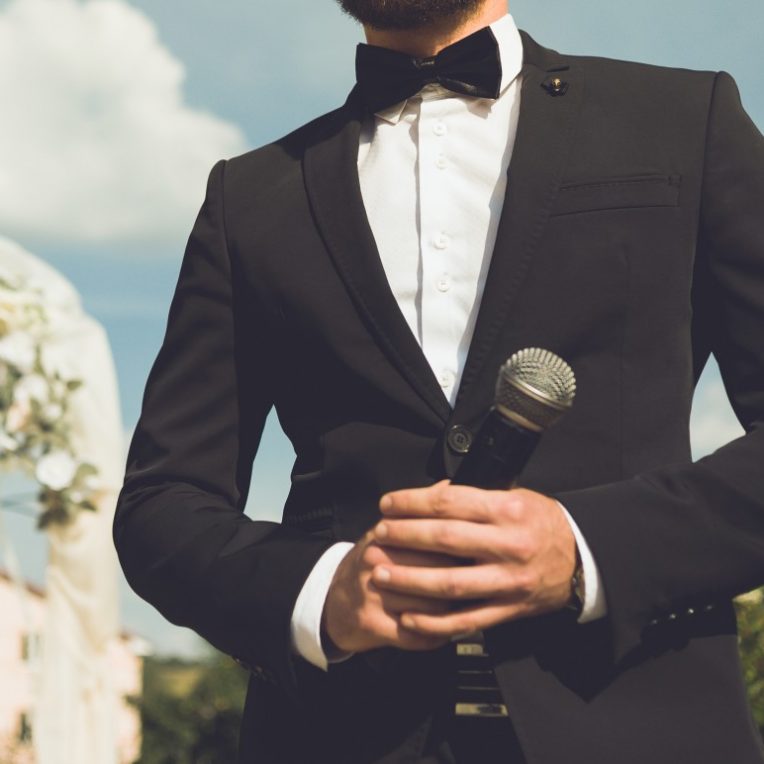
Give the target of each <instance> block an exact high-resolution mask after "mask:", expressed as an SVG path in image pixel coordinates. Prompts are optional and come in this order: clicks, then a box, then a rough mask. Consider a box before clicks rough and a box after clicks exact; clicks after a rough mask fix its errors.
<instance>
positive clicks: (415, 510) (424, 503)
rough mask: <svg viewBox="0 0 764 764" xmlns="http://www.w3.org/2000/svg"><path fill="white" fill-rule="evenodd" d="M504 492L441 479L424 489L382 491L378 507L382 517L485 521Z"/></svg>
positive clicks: (491, 516)
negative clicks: (456, 483) (453, 483)
mask: <svg viewBox="0 0 764 764" xmlns="http://www.w3.org/2000/svg"><path fill="white" fill-rule="evenodd" d="M506 494H507V492H506V491H485V490H481V489H479V488H473V487H471V486H465V485H451V484H450V483H449V482H448V481H445V480H444V481H441V482H440V483H436V484H435V485H433V486H428V487H427V488H406V489H402V490H400V491H394V492H392V493H388V494H385V495H384V496H383V497H382V499H381V500H380V504H379V508H380V511H381V512H382V514H383V515H384V516H386V517H431V518H432V517H434V518H449V519H455V520H469V521H471V522H476V523H489V522H491V521H492V518H494V517H495V515H496V508H497V504H499V503H500V502H502V501H504V500H505V499H506Z"/></svg>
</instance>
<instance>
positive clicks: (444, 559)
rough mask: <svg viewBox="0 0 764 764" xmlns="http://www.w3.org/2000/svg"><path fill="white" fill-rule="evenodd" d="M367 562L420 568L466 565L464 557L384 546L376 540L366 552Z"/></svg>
mask: <svg viewBox="0 0 764 764" xmlns="http://www.w3.org/2000/svg"><path fill="white" fill-rule="evenodd" d="M365 562H366V564H368V565H371V566H376V565H410V566H412V567H420V568H435V567H440V568H450V567H454V566H456V565H464V559H463V558H460V557H453V556H452V555H447V554H440V553H439V552H423V551H420V550H418V549H403V548H397V547H393V546H383V545H382V544H378V543H377V542H374V543H372V544H370V545H369V547H368V548H367V549H366V552H365Z"/></svg>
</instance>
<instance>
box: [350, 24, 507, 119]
mask: <svg viewBox="0 0 764 764" xmlns="http://www.w3.org/2000/svg"><path fill="white" fill-rule="evenodd" d="M355 69H356V79H357V81H358V88H359V90H360V92H361V96H362V97H363V100H364V102H365V104H366V106H367V107H368V109H369V111H370V112H371V113H372V114H374V113H376V112H378V111H380V110H381V109H385V108H387V107H388V106H392V105H393V104H396V103H399V102H400V101H403V100H405V99H407V98H411V96H413V95H415V94H416V93H418V92H419V91H420V90H421V89H422V88H423V87H424V86H425V85H429V84H431V83H435V82H437V83H438V84H440V85H442V86H443V87H444V88H447V89H448V90H451V91H453V92H454V93H460V94H462V95H469V96H476V97H478V98H498V97H499V89H500V87H501V59H500V57H499V46H498V43H497V42H496V38H495V37H494V34H493V32H492V31H491V29H490V27H484V28H483V29H481V30H479V31H477V32H475V33H474V34H471V35H470V36H469V37H465V38H464V39H462V40H459V42H455V43H454V44H453V45H449V46H448V47H447V48H444V49H443V50H442V51H440V53H438V55H437V56H432V57H431V58H413V57H412V56H408V55H406V54H405V53H398V52H397V51H394V50H389V49H388V48H380V47H378V46H375V45H365V44H363V43H361V44H360V45H359V46H358V49H357V51H356V59H355Z"/></svg>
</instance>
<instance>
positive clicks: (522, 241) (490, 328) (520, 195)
mask: <svg viewBox="0 0 764 764" xmlns="http://www.w3.org/2000/svg"><path fill="white" fill-rule="evenodd" d="M521 35H522V38H523V56H524V64H523V69H522V77H523V83H522V91H521V101H520V116H519V121H518V127H517V136H516V139H515V146H514V150H513V153H512V159H511V161H510V165H509V170H508V181H507V192H506V196H505V198H504V206H503V209H502V213H501V219H500V222H499V228H498V232H497V236H496V244H495V246H494V251H493V255H492V257H491V264H490V266H489V269H488V275H487V278H486V284H485V288H484V291H483V297H482V300H481V304H480V308H479V310H478V316H477V320H476V322H475V331H474V333H473V337H472V342H471V344H470V349H469V352H468V355H467V361H466V364H465V368H464V372H463V374H462V380H461V385H460V387H459V392H458V394H457V399H456V406H455V410H454V419H455V420H456V421H462V422H470V421H474V420H475V419H477V418H478V417H479V416H480V415H482V414H484V413H485V411H484V409H485V405H486V404H485V391H486V390H492V389H493V386H494V384H495V381H496V376H497V374H498V371H499V365H500V364H501V363H502V362H503V361H504V360H505V358H504V357H496V356H497V354H498V355H502V354H503V352H504V351H505V350H507V349H502V347H501V346H500V343H499V342H498V338H499V336H500V330H501V329H502V327H503V326H504V325H505V324H506V322H507V320H508V318H509V314H510V310H511V307H512V304H513V300H514V299H515V297H516V296H517V293H518V290H519V289H520V287H521V285H522V282H523V279H524V278H525V276H526V274H527V272H528V268H529V267H530V264H531V262H532V258H533V254H534V252H535V250H536V247H537V245H538V242H539V240H540V239H541V237H542V235H543V232H544V229H545V226H546V223H547V220H548V218H549V212H550V209H551V207H552V204H553V202H554V200H555V198H556V196H557V193H558V190H559V187H560V182H561V180H562V176H563V171H564V169H565V165H566V160H567V157H568V154H569V151H570V148H571V144H572V142H573V137H574V134H575V128H576V124H577V121H578V114H579V111H580V107H581V103H582V99H583V88H584V82H583V73H582V72H581V70H580V69H579V68H578V67H576V66H571V65H569V64H568V63H567V62H565V61H564V60H563V59H561V57H560V56H559V55H558V54H556V53H554V52H553V51H550V50H547V49H545V48H542V47H540V46H539V45H537V44H536V43H535V42H534V41H533V40H532V39H531V38H530V37H529V36H528V35H527V34H526V33H525V32H521ZM553 73H559V77H560V79H561V80H563V83H564V84H567V89H566V90H564V92H563V93H562V94H559V93H556V92H553V88H552V86H551V85H550V78H552V77H553ZM545 84H546V85H547V87H545V86H544V85H545ZM519 349H520V348H511V349H508V350H511V351H512V352H514V351H515V350H519ZM489 359H490V360H491V361H492V363H491V364H487V363H486V362H487V361H488V360H489ZM494 366H495V367H496V368H494Z"/></svg>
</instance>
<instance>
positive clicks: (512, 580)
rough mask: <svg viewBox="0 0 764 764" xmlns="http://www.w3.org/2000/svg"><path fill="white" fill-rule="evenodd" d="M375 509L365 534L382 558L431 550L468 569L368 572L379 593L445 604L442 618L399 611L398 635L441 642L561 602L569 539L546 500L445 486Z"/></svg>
mask: <svg viewBox="0 0 764 764" xmlns="http://www.w3.org/2000/svg"><path fill="white" fill-rule="evenodd" d="M380 509H381V510H382V513H383V515H384V517H383V519H382V521H381V522H380V523H379V524H378V525H377V526H376V528H375V529H373V537H374V538H375V539H376V541H377V543H379V544H381V545H384V548H385V549H386V550H387V551H388V553H391V554H392V551H393V550H400V551H401V552H402V551H407V552H409V553H415V552H427V553H440V554H443V555H449V556H451V557H456V558H469V559H470V561H471V563H472V564H464V565H462V566H458V567H434V568H433V567H424V566H420V565H417V564H416V563H404V562H394V563H393V564H389V563H379V564H378V565H376V566H375V567H374V571H373V574H372V581H373V583H375V584H376V585H377V586H378V587H379V589H380V590H382V591H384V592H386V593H390V594H393V593H394V594H397V595H399V596H401V597H424V598H426V600H425V601H426V602H428V603H430V602H431V601H432V598H441V599H442V600H443V601H444V602H448V603H449V605H451V604H453V608H452V607H449V609H448V610H447V611H445V610H443V609H441V610H433V609H432V608H427V609H418V608H416V607H404V608H402V612H401V615H400V624H401V626H402V627H403V628H405V629H408V630H411V631H412V632H415V633H418V634H420V635H422V636H423V637H429V638H450V637H453V636H456V635H459V634H465V633H468V632H471V631H476V630H478V629H485V628H487V627H489V626H494V625H495V624H497V623H500V622H502V621H507V620H511V619H515V618H521V617H526V616H530V615H535V614H539V613H544V612H548V611H552V610H557V609H559V608H561V607H563V606H564V605H565V603H566V602H567V601H568V599H569V597H570V594H571V578H572V575H573V572H574V569H575V565H576V542H575V537H574V536H573V532H572V530H571V528H570V524H569V523H568V521H567V518H566V517H565V515H564V513H563V511H562V509H561V508H560V506H559V505H558V504H557V502H556V501H555V500H554V499H551V498H549V497H547V496H544V495H542V494H539V493H535V492H534V491H528V490H524V489H516V490H509V491H484V490H481V489H478V488H470V487H467V486H452V485H451V484H450V483H448V482H447V481H444V482H441V483H438V484H437V485H434V486H431V487H429V488H417V489H409V490H403V491H395V492H394V493H390V494H387V495H386V496H384V497H382V500H381V502H380ZM476 600H477V602H476ZM460 601H461V607H459V604H460Z"/></svg>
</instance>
